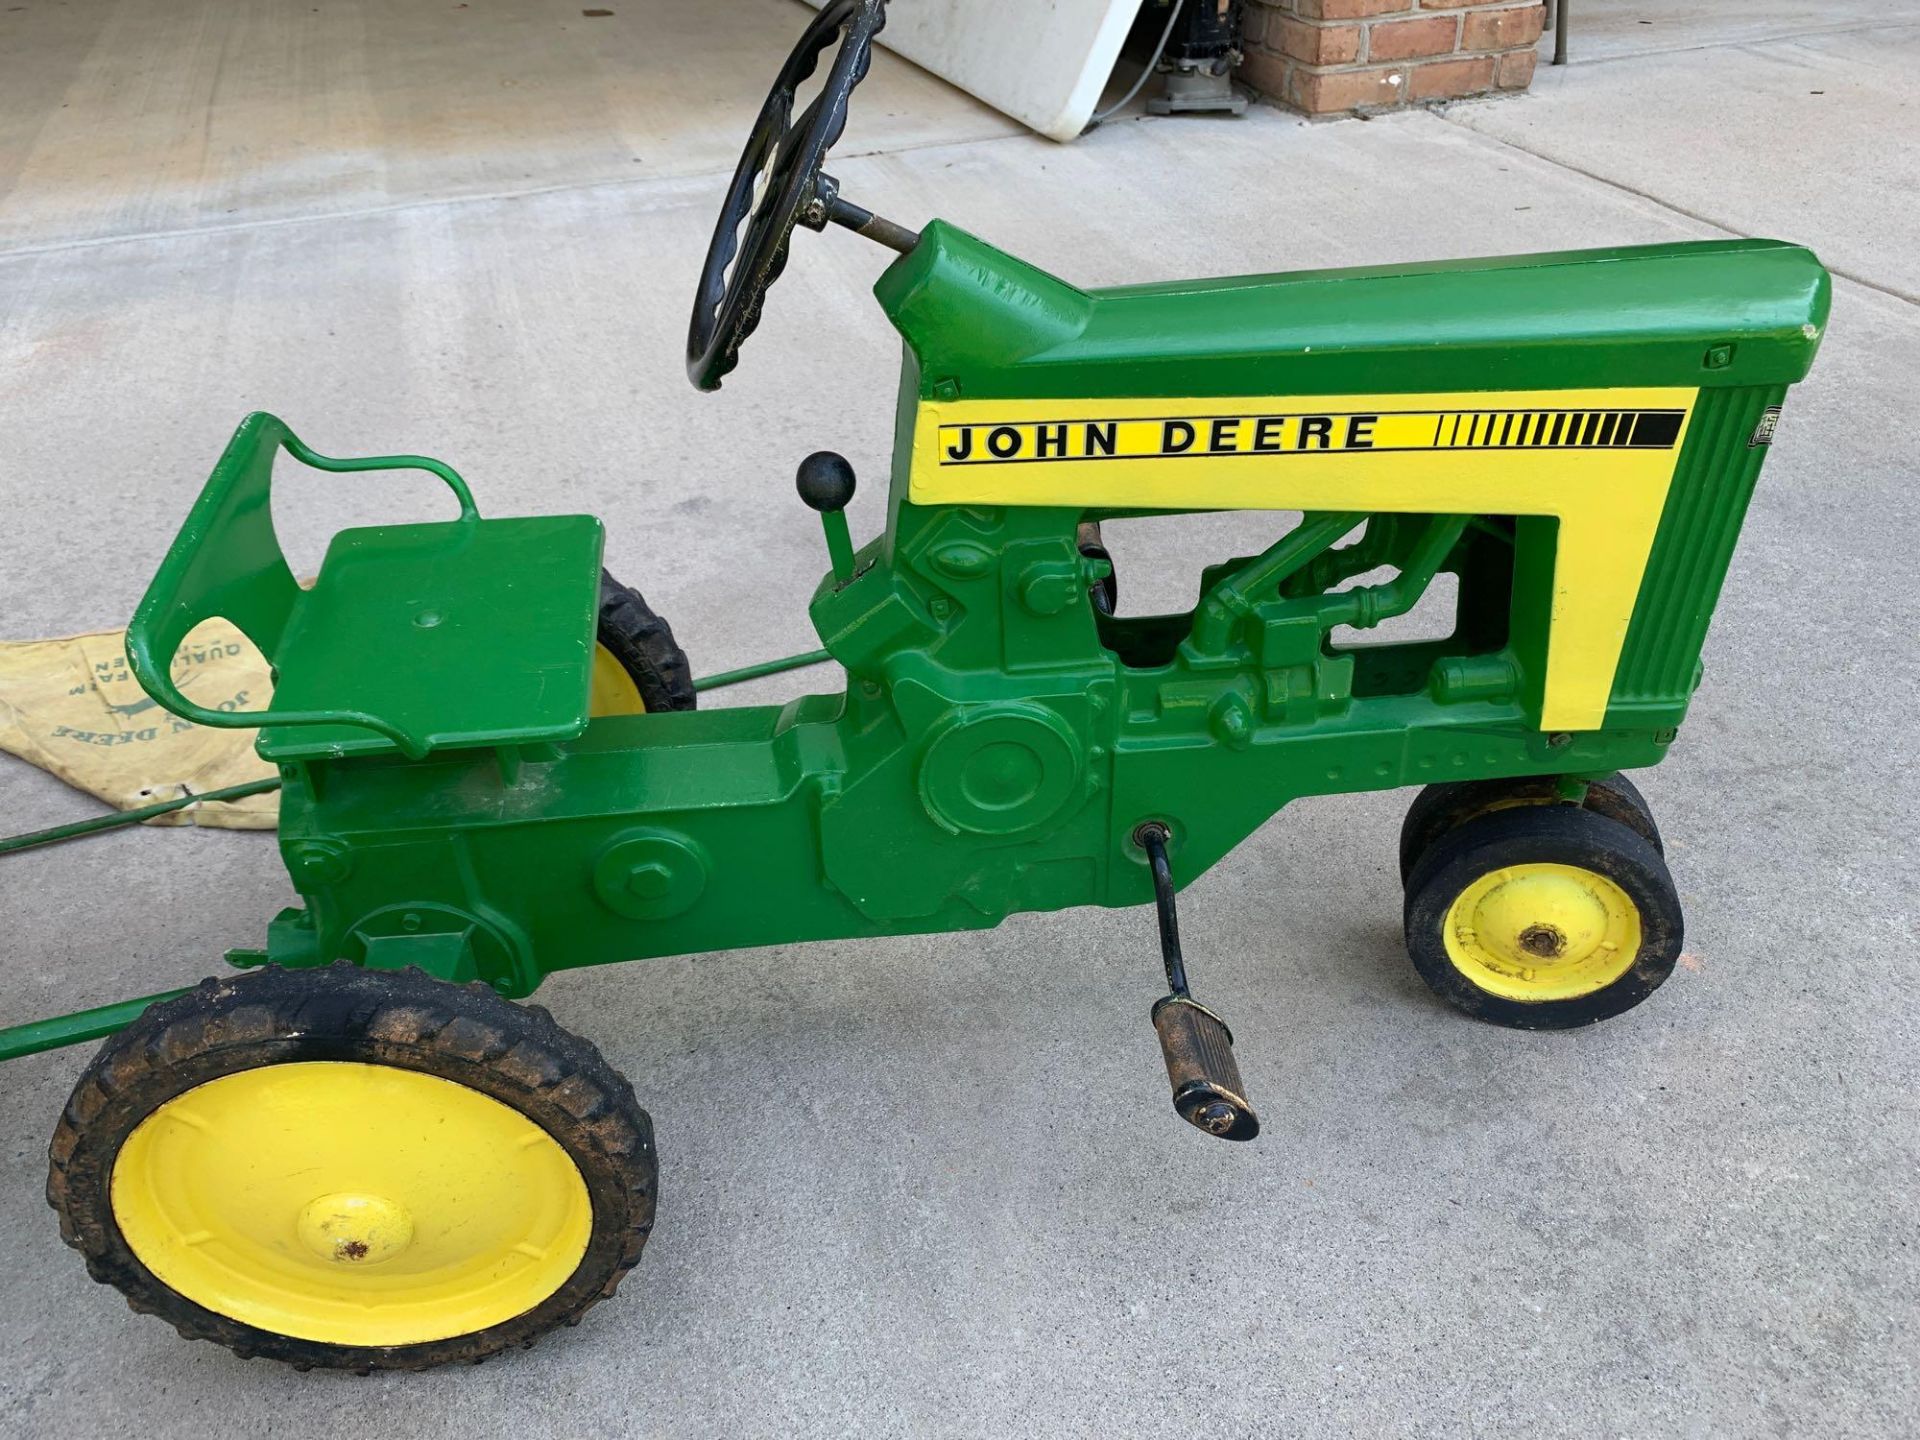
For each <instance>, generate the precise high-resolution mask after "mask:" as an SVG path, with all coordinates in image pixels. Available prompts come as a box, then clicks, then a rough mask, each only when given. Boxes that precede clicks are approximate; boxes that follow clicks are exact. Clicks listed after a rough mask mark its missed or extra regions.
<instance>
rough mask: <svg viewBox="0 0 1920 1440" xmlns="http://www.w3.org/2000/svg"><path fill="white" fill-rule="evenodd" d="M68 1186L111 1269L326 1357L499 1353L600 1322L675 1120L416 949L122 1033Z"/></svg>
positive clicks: (101, 1262) (92, 1251)
mask: <svg viewBox="0 0 1920 1440" xmlns="http://www.w3.org/2000/svg"><path fill="white" fill-rule="evenodd" d="M50 1161H51V1168H50V1172H49V1176H48V1181H47V1198H48V1201H49V1202H50V1203H51V1204H52V1205H53V1207H54V1209H55V1210H56V1211H58V1212H59V1215H60V1229H61V1234H62V1236H63V1237H64V1238H65V1239H66V1241H67V1243H68V1244H69V1245H71V1246H73V1247H74V1248H75V1249H77V1250H79V1251H80V1252H81V1253H82V1255H84V1256H85V1257H86V1261H87V1268H88V1270H89V1271H90V1272H91V1274H92V1275H93V1278H94V1279H96V1280H98V1281H101V1282H103V1283H105V1284H109V1285H113V1286H115V1287H117V1288H118V1289H119V1290H121V1291H122V1292H124V1293H125V1295H126V1297H127V1300H128V1303H129V1304H130V1305H131V1306H132V1307H133V1308H134V1309H135V1310H137V1311H141V1312H143V1313H148V1314H157V1315H159V1316H161V1317H162V1318H163V1319H165V1320H167V1321H169V1322H170V1323H172V1324H173V1326H174V1327H175V1328H176V1329H177V1330H179V1332H180V1333H181V1334H182V1335H184V1336H186V1337H187V1338H188V1339H197V1340H212V1341H215V1342H217V1343H219V1344H221V1345H225V1346H226V1347H227V1348H228V1349H230V1350H233V1351H235V1352H236V1353H237V1354H240V1355H243V1356H251V1355H265V1356H269V1357H271V1358H273V1359H277V1360H284V1361H287V1362H289V1363H290V1364H293V1365H295V1366H298V1367H299V1368H302V1369H310V1368H314V1367H321V1368H328V1369H344V1370H359V1371H362V1372H365V1371H371V1370H389V1369H392V1370H420V1369H426V1368H427V1367H429V1366H433V1365H440V1364H445V1363H447V1362H450V1361H479V1360H484V1359H485V1358H487V1357H488V1356H489V1355H492V1354H495V1353H497V1352H498V1351H501V1350H504V1349H507V1348H509V1347H512V1346H519V1345H528V1344H531V1343H532V1342H533V1340H534V1339H535V1338H536V1337H538V1336H539V1335H541V1334H543V1333H544V1332H546V1331H547V1330H550V1329H552V1328H553V1327H555V1326H556V1325H560V1324H562V1323H569V1324H570V1323H576V1322H577V1321H578V1320H579V1318H580V1316H581V1315H582V1314H584V1313H585V1311H586V1310H587V1309H588V1308H589V1307H590V1306H592V1305H593V1304H594V1303H595V1302H596V1301H598V1300H600V1299H602V1298H604V1297H606V1296H608V1295H611V1294H612V1293H613V1291H614V1288H615V1287H616V1286H617V1285H618V1284H619V1283H620V1280H621V1278H622V1277H623V1276H624V1275H625V1274H626V1273H627V1271H628V1270H630V1269H632V1268H633V1266H634V1264H635V1263H636V1262H637V1261H638V1260H639V1258H640V1252H641V1247H642V1246H643V1245H644V1244H645V1243H646V1238H647V1234H648V1232H649V1231H650V1229H651V1228H652V1224H653V1211H654V1183H655V1171H656V1165H655V1158H654V1150H653V1127H652V1123H651V1121H650V1120H649V1119H648V1117H647V1113H646V1112H645V1111H644V1110H642V1109H641V1108H640V1106H639V1105H638V1104H637V1103H636V1102H635V1100H634V1097H633V1090H632V1088H631V1087H630V1086H629V1085H628V1084H627V1083H626V1081H625V1080H623V1079H622V1078H621V1077H620V1076H619V1074H618V1073H617V1072H616V1071H614V1070H613V1069H612V1068H611V1067H610V1066H609V1065H608V1064H607V1063H606V1061H605V1060H604V1059H602V1058H601V1056H600V1053H599V1051H598V1050H596V1049H595V1048H594V1047H593V1046H592V1045H591V1044H590V1043H588V1042H587V1041H585V1040H583V1039H581V1038H580V1037H578V1036H576V1035H571V1034H569V1033H568V1032H567V1031H565V1030H563V1029H562V1028H561V1027H560V1026H559V1025H557V1024H555V1023H554V1021H553V1018H552V1017H551V1016H549V1015H548V1014H547V1013H546V1012H545V1011H544V1010H542V1009H540V1008H538V1007H535V1006H522V1005H515V1004H513V1003H511V1002H510V1001H507V1000H504V999H502V998H500V997H499V996H498V995H495V994H494V993H493V992H492V991H491V990H488V989H487V988H486V987H484V986H479V985H473V986H466V987H461V986H455V985H450V984H447V983H445V982H443V981H439V980H434V979H431V978H429V977H428V976H425V975H423V974H420V973H419V972H417V971H406V972H397V973H396V972H389V971H370V970H360V969H356V968H354V967H351V966H347V965H344V964H343V965H336V966H334V967H331V968H329V969H326V970H307V971H286V970H280V969H278V968H273V969H267V970H262V971H256V972H253V973H251V974H248V975H244V976H241V977H238V978H236V979H222V980H209V981H207V982H206V983H204V984H203V985H201V986H200V987H199V988H198V989H196V990H193V991H191V992H189V993H188V994H186V995H182V996H179V997H178V998H176V999H173V1000H169V1001H165V1002H162V1003H161V1004H158V1005H155V1006H153V1007H152V1008H151V1009H149V1010H148V1011H147V1012H146V1014H145V1015H143V1016H142V1017H141V1018H140V1019H139V1020H137V1021H136V1022H134V1024H133V1025H131V1026H129V1027H128V1028H127V1029H126V1030H123V1031H122V1032H121V1033H120V1034H118V1035H116V1036H114V1037H113V1038H112V1039H111V1040H109V1041H108V1042H107V1043H106V1044H105V1045H104V1046H103V1047H102V1048H101V1050H100V1053H99V1054H98V1055H97V1056H95V1058H94V1060H93V1063H92V1064H91V1065H89V1066H88V1067H87V1070H86V1072H85V1073H84V1074H83V1075H82V1076H81V1077H80V1081H79V1083H78V1085H76V1086H75V1087H74V1092H73V1097H72V1099H70V1100H69V1101H68V1103H67V1108H66V1111H65V1113H64V1114H63V1115H62V1117H61V1120H60V1124H59V1127H58V1128H57V1130H56V1131H55V1133H54V1138H53V1144H52V1147H51V1154H50Z"/></svg>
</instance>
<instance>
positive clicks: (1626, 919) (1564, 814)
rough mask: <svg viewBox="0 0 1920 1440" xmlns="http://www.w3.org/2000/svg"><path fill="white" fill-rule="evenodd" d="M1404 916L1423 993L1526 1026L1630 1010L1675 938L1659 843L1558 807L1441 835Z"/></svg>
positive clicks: (1658, 976)
mask: <svg viewBox="0 0 1920 1440" xmlns="http://www.w3.org/2000/svg"><path fill="white" fill-rule="evenodd" d="M1405 922H1406V939H1407V954H1408V955H1409V956H1410V957H1411V958H1412V960H1413V964H1414V968H1415V969H1417V970H1418V971H1419V972H1420V975H1421V978H1422V979H1424V980H1425V981H1426V982H1427V984H1428V985H1430V986H1431V987H1432V988H1433V990H1434V992H1435V993H1436V994H1438V995H1439V996H1441V998H1443V999H1445V1000H1448V1001H1450V1002H1451V1003H1453V1004H1454V1005H1457V1006H1458V1007H1459V1008H1460V1009H1462V1010H1464V1011H1466V1012H1467V1013H1468V1014H1469V1015H1473V1016H1475V1017H1477V1018H1479V1019H1482V1020H1489V1021H1492V1022H1493V1023H1495V1024H1498V1025H1512V1026H1516V1027H1518V1028H1521V1029H1527V1030H1559V1029H1567V1028H1570V1027H1572V1026H1576V1025H1589V1024H1592V1023H1593V1022H1594V1021H1597V1020H1604V1019H1606V1018H1608V1017H1609V1016H1612V1015H1618V1014H1619V1013H1620V1012H1621V1011H1623V1010H1628V1009H1631V1008H1632V1007H1633V1006H1635V1005H1638V1004H1639V1003H1640V1002H1641V1001H1642V1000H1644V999H1646V998H1647V996H1649V995H1651V994H1652V993H1653V992H1654V991H1655V990H1656V989H1658V988H1659V987H1660V985H1661V984H1662V983H1663V982H1664V981H1665V980H1666V978H1667V976H1669V975H1670V974H1672V973H1673V966H1674V962H1675V961H1676V960H1677V959H1678V958H1679V955H1680V945H1681V939H1682V934H1683V929H1682V920H1681V914H1680V897H1679V895H1678V893H1677V892H1676V891H1675V889H1674V885H1673V877H1672V876H1671V875H1670V874H1669V873H1668V872H1667V866H1666V862H1665V861H1664V860H1663V859H1662V858H1661V857H1660V853H1659V851H1657V850H1655V849H1654V848H1653V846H1652V845H1651V844H1649V843H1648V842H1647V840H1646V839H1645V837H1643V836H1641V835H1640V834H1638V833H1637V832H1635V831H1634V830H1632V829H1630V828H1629V827H1627V826H1625V825H1622V824H1620V823H1619V822H1618V821H1615V820H1609V819H1607V818H1606V817H1605V816H1603V815H1598V814H1595V813H1594V812H1593V811H1590V810H1582V809H1579V808H1577V807H1575V806H1572V805H1553V806H1541V807H1530V808H1522V809H1508V810H1499V811H1495V812H1493V813H1491V814H1487V815H1482V816H1480V817H1478V818H1477V819H1473V820H1469V821H1467V822H1466V823H1465V824H1463V825H1461V826H1459V827H1458V828H1457V829H1455V830H1453V831H1451V832H1449V833H1448V834H1446V835H1443V836H1442V837H1441V838H1440V839H1439V840H1437V841H1435V842H1434V844H1433V846H1432V847H1431V848H1430V849H1429V850H1428V851H1427V854H1426V855H1425V857H1424V858H1423V859H1422V860H1421V861H1420V863H1419V864H1418V865H1417V866H1416V867H1415V868H1414V872H1413V876H1412V878H1411V879H1410V880H1409V881H1408V884H1407V900H1406V912H1405Z"/></svg>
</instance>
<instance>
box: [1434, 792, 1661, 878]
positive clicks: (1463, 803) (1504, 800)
mask: <svg viewBox="0 0 1920 1440" xmlns="http://www.w3.org/2000/svg"><path fill="white" fill-rule="evenodd" d="M1562 804H1566V802H1565V801H1563V800H1561V798H1560V790H1559V778H1558V777H1557V776H1553V775H1535V776H1528V777H1524V778H1520V779H1513V780H1456V781H1452V782H1449V783H1447V784H1444V785H1429V786H1427V787H1426V788H1425V789H1423V790H1422V791H1421V792H1420V793H1419V794H1418V795H1416V796H1414V797H1413V804H1411V805H1409V806H1408V807H1407V817H1406V819H1404V820H1402V821H1401V822H1400V883H1401V884H1402V885H1405V884H1406V883H1407V880H1408V877H1410V876H1411V875H1412V874H1413V868H1414V866H1416V865H1418V864H1419V863H1420V857H1421V856H1423V855H1425V854H1426V852H1427V849H1428V847H1429V846H1431V845H1432V844H1433V842H1434V841H1436V840H1438V839H1439V838H1440V837H1441V836H1442V835H1444V834H1446V833H1447V832H1448V831H1449V830H1452V829H1454V828H1455V827H1456V826H1459V825H1462V824H1465V823H1466V822H1467V821H1469V820H1471V819H1473V818H1474V817H1475V816H1477V815H1485V814H1487V813H1489V812H1491V811H1493V810H1496V809H1507V808H1512V807H1516V806H1524V805H1562ZM1570 808H1571V807H1570ZM1584 808H1585V809H1588V810H1591V811H1593V812H1594V814H1596V815H1604V816H1606V817H1607V818H1608V819H1609V820H1617V821H1618V822H1619V823H1620V824H1622V825H1625V826H1626V827H1627V828H1628V829H1630V830H1633V831H1635V832H1637V833H1638V834H1639V835H1640V837H1641V838H1642V839H1644V840H1645V841H1646V842H1647V843H1648V844H1650V845H1652V846H1653V848H1654V849H1655V850H1658V851H1659V852H1660V853H1661V854H1663V855H1664V854H1665V853H1666V846H1665V845H1664V844H1663V843H1662V842H1661V839H1660V827H1659V826H1658V825H1656V824H1655V823H1654V820H1653V810H1652V808H1651V807H1650V806H1649V805H1648V804H1647V800H1646V797H1645V796H1644V795H1642V794H1641V793H1640V791H1639V789H1638V788H1637V787H1636V786H1635V785H1634V783H1633V782H1632V781H1631V780H1629V779H1627V777H1626V776H1624V775H1622V774H1621V773H1620V772H1619V771H1617V770H1616V771H1614V772H1613V774H1611V775H1603V776H1602V777H1601V778H1600V779H1598V780H1595V781H1593V782H1592V783H1591V784H1589V785H1588V786H1587V799H1586V804H1585V806H1584Z"/></svg>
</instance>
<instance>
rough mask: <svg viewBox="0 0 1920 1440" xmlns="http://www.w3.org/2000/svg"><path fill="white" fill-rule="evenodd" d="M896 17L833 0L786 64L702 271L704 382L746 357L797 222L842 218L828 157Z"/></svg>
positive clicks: (699, 314)
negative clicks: (805, 92)
mask: <svg viewBox="0 0 1920 1440" xmlns="http://www.w3.org/2000/svg"><path fill="white" fill-rule="evenodd" d="M886 23H887V10H886V0H827V3H826V4H825V5H823V6H822V7H821V9H820V13H819V14H818V15H816V16H814V18H813V23H812V24H810V25H808V26H807V31H806V34H804V35H802V36H801V37H800V43H799V44H798V45H796V46H794V47H793V53H792V54H791V55H789V56H788V57H787V60H786V63H785V64H784V65H782V66H781V67H780V76H779V78H778V79H777V80H775V81H774V82H773V89H772V90H771V91H770V92H769V93H768V95H767V103H766V104H765V105H763V106H761V107H760V118H759V119H757V120H756V121H754V123H753V133H752V134H751V135H749V136H748V137H747V145H746V149H744V150H742V151H741V152H740V163H739V165H738V166H736V167H735V168H734V172H733V181H732V183H731V184H729V185H728V186H727V198H726V201H725V203H724V204H722V205H721V207H720V223H719V224H718V225H716V226H715V227H714V231H713V240H712V242H711V243H709V244H708V246H707V261H706V264H705V266H703V267H702V269H701V271H700V290H699V293H698V294H696V295H695V296H694V300H693V323H692V324H691V325H690V326H688V328H687V377H688V378H689V379H690V380H692V381H693V383H694V384H695V386H697V387H698V388H699V389H702V390H718V389H719V388H720V381H721V378H722V377H723V376H725V375H726V374H727V372H728V371H730V370H732V369H733V367H734V365H735V364H736V363H737V361H738V360H739V358H740V346H741V344H742V343H743V342H744V341H745V340H746V338H747V336H749V335H751V334H752V333H753V327H754V326H756V325H757V324H759V323H760V307H761V305H762V303H763V302H764V301H765V299H766V294H767V287H768V286H770V285H772V284H773V282H774V281H775V280H777V279H779V278H780V272H781V270H783V269H785V268H786V263H787V246H788V244H789V242H790V241H791V240H792V238H793V227H794V226H795V225H796V224H805V225H807V226H809V227H810V228H812V229H815V230H819V229H824V228H825V226H826V224H827V222H828V221H829V220H830V219H839V218H841V217H840V216H837V215H835V214H834V213H833V212H834V210H835V206H836V202H838V199H839V197H838V187H837V186H835V185H834V183H833V180H832V177H830V176H825V175H822V174H821V173H820V167H821V165H823V164H824V163H825V162H826V158H827V151H828V150H829V149H831V148H832V146H833V143H834V141H836V140H838V139H839V138H840V132H841V131H843V130H844V129H846V125H847V101H848V99H849V98H850V97H851V96H852V94H853V87H854V86H856V85H858V84H859V83H860V82H861V81H862V80H863V79H865V78H866V74H867V66H868V65H869V64H871V63H872V60H873V37H874V36H875V35H877V34H879V33H880V28H881V27H882V26H883V25H885V24H886ZM836 38H837V39H838V41H839V47H840V48H839V49H838V50H837V51H836V52H835V53H834V57H833V68H832V69H831V70H830V71H829V72H828V74H827V78H826V83H825V84H824V85H823V86H822V87H821V90H820V93H819V94H818V95H817V96H815V97H814V99H813V103H812V104H810V105H808V106H807V108H806V109H805V110H803V111H801V112H800V115H799V116H798V118H795V116H794V114H793V106H794V102H795V100H796V99H797V98H798V93H799V89H800V86H801V85H802V84H804V83H805V82H806V81H807V80H808V79H809V78H810V77H811V76H812V75H813V72H814V70H815V68H816V67H817V65H818V63H819V59H820V54H821V52H822V51H824V50H825V49H826V48H827V47H828V46H829V45H832V44H833V43H834V41H835V39H836ZM844 208H846V209H848V210H851V209H852V207H844ZM855 213H857V214H859V215H863V216H864V215H866V213H867V212H865V211H858V212H855ZM868 218H869V219H870V218H871V217H870V216H869V217H868ZM743 225H744V226H745V234H744V236H743V235H742V233H741V227H742V226H743Z"/></svg>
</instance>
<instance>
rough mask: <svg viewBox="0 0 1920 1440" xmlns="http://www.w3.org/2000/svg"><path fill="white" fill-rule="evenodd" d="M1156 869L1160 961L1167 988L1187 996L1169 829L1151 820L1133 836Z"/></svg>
mask: <svg viewBox="0 0 1920 1440" xmlns="http://www.w3.org/2000/svg"><path fill="white" fill-rule="evenodd" d="M1133 838H1134V839H1135V840H1137V841H1138V842H1139V844H1140V848H1141V849H1142V850H1144V851H1146V852H1147V864H1148V865H1149V866H1151V867H1152V869H1153V908H1154V913H1155V914H1156V916H1158V918H1159V921H1160V958H1161V960H1162V961H1164V962H1165V964H1166V967H1167V988H1168V989H1169V990H1171V991H1172V992H1173V993H1174V994H1175V995H1182V996H1184V995H1186V994H1187V993H1188V992H1187V962H1186V958H1185V957H1184V956H1183V955H1181V953H1180V918H1179V915H1178V914H1177V913H1176V912H1175V910H1174V908H1173V867H1172V866H1171V865H1169V864H1168V863H1167V827H1166V826H1164V825H1162V824H1161V823H1160V822H1159V821H1158V820H1149V821H1148V822H1147V823H1146V824H1145V825H1142V826H1141V827H1140V828H1139V829H1138V830H1137V831H1135V832H1134V837H1133Z"/></svg>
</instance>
